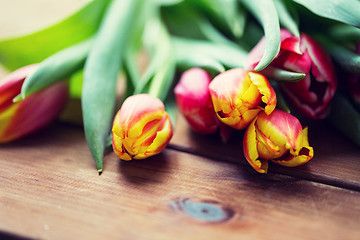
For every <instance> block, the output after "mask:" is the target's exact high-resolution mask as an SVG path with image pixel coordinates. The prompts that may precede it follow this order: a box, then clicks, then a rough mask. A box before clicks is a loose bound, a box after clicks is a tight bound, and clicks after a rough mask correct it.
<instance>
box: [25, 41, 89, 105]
mask: <svg viewBox="0 0 360 240" xmlns="http://www.w3.org/2000/svg"><path fill="white" fill-rule="evenodd" d="M92 43H93V41H92V39H88V40H85V41H83V42H81V43H78V44H76V45H74V46H71V47H68V48H65V49H64V50H61V51H60V52H58V53H55V54H54V55H52V56H50V57H49V58H47V59H45V60H44V61H42V62H41V63H40V64H39V67H38V68H37V69H36V71H35V72H34V73H33V74H31V75H29V76H28V77H27V78H26V79H25V81H24V83H23V85H22V88H21V97H22V98H23V99H24V98H25V97H27V96H28V95H30V94H32V93H34V92H36V91H38V90H41V89H43V88H45V87H47V86H49V85H51V84H53V83H55V82H57V81H61V80H64V79H65V78H67V77H69V76H70V75H71V74H73V73H74V72H76V71H77V70H79V69H81V68H82V67H83V65H84V62H85V59H86V57H87V55H88V52H89V50H90V47H91V45H92Z"/></svg>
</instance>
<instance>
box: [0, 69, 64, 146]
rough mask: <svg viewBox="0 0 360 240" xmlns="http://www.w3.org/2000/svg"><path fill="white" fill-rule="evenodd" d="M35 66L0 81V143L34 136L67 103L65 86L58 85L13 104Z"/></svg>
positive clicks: (62, 84) (56, 115)
mask: <svg viewBox="0 0 360 240" xmlns="http://www.w3.org/2000/svg"><path fill="white" fill-rule="evenodd" d="M36 68H37V65H29V66H25V67H22V68H20V69H18V70H16V71H15V72H13V73H11V74H10V75H8V76H7V77H6V78H5V79H3V80H2V81H0V143H4V142H9V141H12V140H15V139H18V138H20V137H23V136H25V135H28V134H30V133H32V132H35V131H37V130H39V129H41V128H43V127H45V126H47V125H48V124H49V123H50V122H52V121H53V120H54V119H55V118H56V117H58V115H59V114H60V112H61V111H62V110H63V108H64V107H65V104H66V102H67V99H68V87H67V85H66V83H64V82H59V83H56V84H53V85H51V86H49V87H47V88H45V89H43V90H41V91H38V92H35V93H33V94H31V95H30V96H28V97H27V98H25V99H24V100H22V101H20V102H17V103H13V98H14V97H16V96H17V95H19V94H20V91H21V86H22V84H23V82H24V80H25V78H26V76H27V75H28V74H30V73H31V72H33V71H35V69H36Z"/></svg>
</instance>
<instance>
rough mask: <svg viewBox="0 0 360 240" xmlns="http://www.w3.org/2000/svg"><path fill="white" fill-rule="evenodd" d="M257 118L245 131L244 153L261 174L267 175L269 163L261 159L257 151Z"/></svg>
mask: <svg viewBox="0 0 360 240" xmlns="http://www.w3.org/2000/svg"><path fill="white" fill-rule="evenodd" d="M255 121H256V118H255V119H254V120H253V121H252V122H251V123H250V124H249V126H248V127H247V129H246V131H245V135H244V141H243V151H244V155H245V158H246V160H247V161H248V163H249V164H250V165H251V166H252V167H253V168H254V169H255V170H256V171H257V172H259V173H267V170H268V161H267V160H261V159H259V153H258V149H257V146H258V144H257V140H256V131H255Z"/></svg>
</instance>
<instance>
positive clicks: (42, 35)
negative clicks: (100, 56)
mask: <svg viewBox="0 0 360 240" xmlns="http://www.w3.org/2000/svg"><path fill="white" fill-rule="evenodd" d="M108 2H109V1H108V0H93V1H90V2H89V3H88V4H87V5H85V6H84V7H83V8H81V9H80V10H79V11H77V12H76V13H74V14H73V15H71V16H69V17H68V18H66V19H65V20H63V21H61V22H59V23H57V24H55V25H53V26H50V27H48V28H46V29H43V30H40V31H38V32H35V33H32V34H29V35H26V36H21V37H17V38H11V39H5V40H1V41H0V63H1V64H3V65H4V66H5V67H6V68H8V69H9V70H15V69H17V68H19V67H22V66H25V65H28V64H32V63H39V62H41V61H43V60H44V59H45V58H47V57H49V56H51V55H53V54H54V53H56V52H58V51H60V50H62V49H63V48H66V47H68V46H71V45H73V44H76V43H79V42H81V41H83V40H85V39H87V38H89V37H90V36H92V35H93V34H94V33H95V32H96V31H97V29H98V26H99V22H100V20H101V18H102V16H103V12H104V10H105V7H106V6H107V4H108Z"/></svg>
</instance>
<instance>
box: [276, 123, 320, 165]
mask: <svg viewBox="0 0 360 240" xmlns="http://www.w3.org/2000/svg"><path fill="white" fill-rule="evenodd" d="M296 152H297V153H293V154H294V155H291V156H290V157H289V155H288V156H285V157H288V158H287V159H281V158H280V159H273V160H272V161H273V162H275V163H277V164H280V165H282V166H286V167H297V166H300V165H303V164H305V163H307V162H308V161H310V160H311V159H312V158H313V156H314V150H313V148H312V147H310V146H309V140H308V128H307V127H306V128H304V129H303V131H302V147H301V148H300V149H299V151H296ZM290 153H291V152H290Z"/></svg>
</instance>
